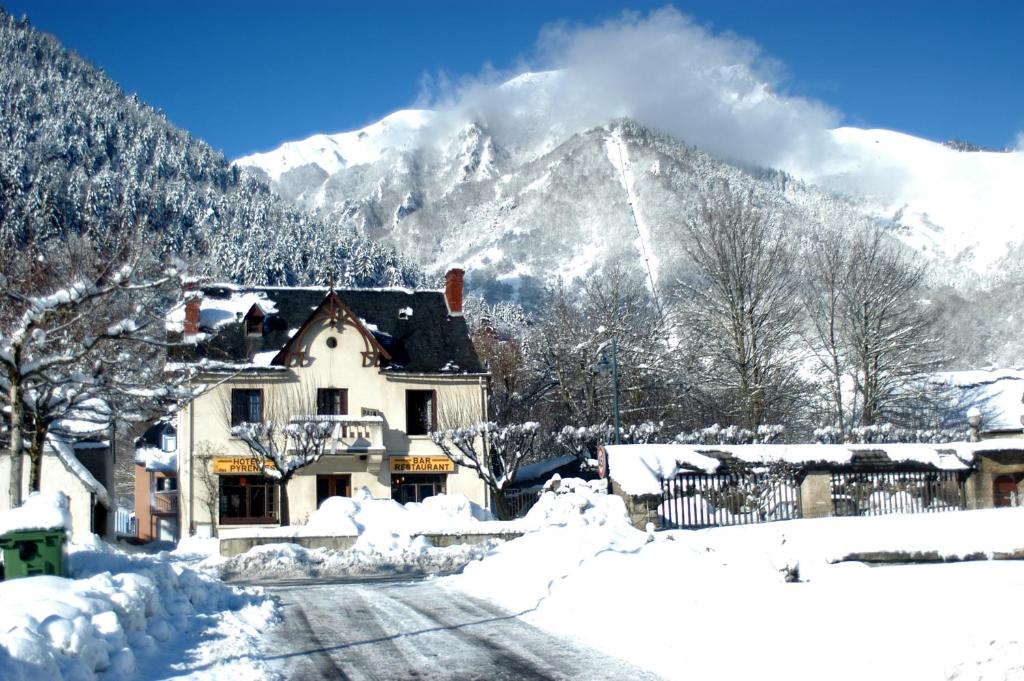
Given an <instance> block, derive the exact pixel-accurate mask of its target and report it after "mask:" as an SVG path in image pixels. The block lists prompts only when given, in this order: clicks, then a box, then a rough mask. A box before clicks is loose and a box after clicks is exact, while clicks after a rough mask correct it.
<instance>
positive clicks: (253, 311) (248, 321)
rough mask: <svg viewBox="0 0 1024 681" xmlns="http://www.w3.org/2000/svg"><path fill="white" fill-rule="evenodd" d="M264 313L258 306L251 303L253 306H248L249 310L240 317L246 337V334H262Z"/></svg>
mask: <svg viewBox="0 0 1024 681" xmlns="http://www.w3.org/2000/svg"><path fill="white" fill-rule="evenodd" d="M265 320H266V315H265V314H264V313H263V310H262V309H260V306H259V305H257V304H255V303H253V306H252V307H250V308H249V311H248V312H246V313H245V317H244V318H243V319H242V326H243V329H244V330H245V335H246V337H248V336H262V335H263V331H264V328H265V327H264V321H265Z"/></svg>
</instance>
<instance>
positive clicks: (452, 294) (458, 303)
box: [444, 263, 466, 317]
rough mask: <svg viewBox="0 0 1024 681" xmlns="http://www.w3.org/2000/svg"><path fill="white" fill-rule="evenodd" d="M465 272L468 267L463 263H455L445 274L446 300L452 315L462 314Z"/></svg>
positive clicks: (458, 315)
mask: <svg viewBox="0 0 1024 681" xmlns="http://www.w3.org/2000/svg"><path fill="white" fill-rule="evenodd" d="M465 274H466V269H465V268H464V267H463V266H462V265H460V264H458V263H453V264H451V265H449V266H448V271H447V272H446V273H445V275H444V301H445V303H447V304H448V314H449V315H451V316H452V317H461V316H462V280H463V277H464V276H465Z"/></svg>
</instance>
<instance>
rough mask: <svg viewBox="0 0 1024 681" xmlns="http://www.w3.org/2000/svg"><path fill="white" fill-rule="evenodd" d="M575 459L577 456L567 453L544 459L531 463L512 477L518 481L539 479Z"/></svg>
mask: <svg viewBox="0 0 1024 681" xmlns="http://www.w3.org/2000/svg"><path fill="white" fill-rule="evenodd" d="M575 460H576V457H575V456H573V455H572V454H565V455H563V456H556V457H553V458H550V459H544V460H543V461H537V462H535V463H531V464H529V465H527V466H523V467H522V468H520V469H519V470H518V471H516V474H515V475H514V476H513V477H512V482H515V483H518V482H527V481H530V480H537V479H538V478H540V477H542V476H544V475H547V474H548V473H551V472H552V471H555V470H557V469H559V468H561V467H562V466H565V465H568V464H570V463H572V462H573V461H575Z"/></svg>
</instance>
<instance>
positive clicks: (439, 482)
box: [391, 475, 448, 504]
mask: <svg viewBox="0 0 1024 681" xmlns="http://www.w3.org/2000/svg"><path fill="white" fill-rule="evenodd" d="M447 477H448V476H446V475H392V476H391V498H392V499H394V500H395V501H397V502H398V503H400V504H408V503H409V502H410V501H423V500H424V499H426V498H427V497H432V496H434V495H436V494H444V490H445V478H447Z"/></svg>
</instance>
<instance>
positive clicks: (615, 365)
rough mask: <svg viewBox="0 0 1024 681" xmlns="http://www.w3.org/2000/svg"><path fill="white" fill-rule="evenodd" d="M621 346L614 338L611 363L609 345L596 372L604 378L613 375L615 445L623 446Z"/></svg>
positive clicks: (603, 351) (603, 350)
mask: <svg viewBox="0 0 1024 681" xmlns="http://www.w3.org/2000/svg"><path fill="white" fill-rule="evenodd" d="M618 350H619V346H618V343H617V342H616V340H615V339H614V338H612V357H611V361H609V360H608V346H607V344H606V345H605V346H604V347H603V348H602V349H601V359H599V360H598V361H597V364H595V365H594V371H595V372H597V373H598V374H600V375H602V376H607V375H608V374H611V375H612V411H613V417H614V419H615V444H617V445H619V444H622V438H621V436H620V435H619V431H620V428H619V355H618Z"/></svg>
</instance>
